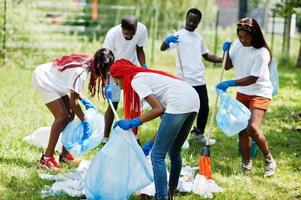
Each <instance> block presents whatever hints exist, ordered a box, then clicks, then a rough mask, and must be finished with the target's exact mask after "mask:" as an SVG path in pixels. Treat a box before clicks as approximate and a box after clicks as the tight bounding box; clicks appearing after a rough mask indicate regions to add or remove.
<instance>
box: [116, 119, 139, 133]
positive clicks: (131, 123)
mask: <svg viewBox="0 0 301 200" xmlns="http://www.w3.org/2000/svg"><path fill="white" fill-rule="evenodd" d="M140 125H142V122H141V121H140V117H136V118H134V119H129V120H126V119H122V120H118V121H116V122H115V123H114V126H113V128H116V126H119V127H120V128H122V129H123V130H129V129H131V128H136V127H138V126H140Z"/></svg>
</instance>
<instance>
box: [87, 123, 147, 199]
mask: <svg viewBox="0 0 301 200" xmlns="http://www.w3.org/2000/svg"><path fill="white" fill-rule="evenodd" d="M152 181H153V172H152V167H151V164H150V163H149V162H148V161H147V160H146V158H145V156H144V153H143V151H142V149H141V147H140V146H139V145H138V143H137V141H136V138H135V136H134V134H133V133H132V132H129V131H124V130H122V129H120V128H119V127H116V128H115V129H113V130H112V137H111V138H110V140H109V141H108V142H107V143H106V145H105V146H104V147H103V148H102V149H101V150H100V151H99V152H98V154H97V155H96V156H95V157H94V158H93V160H92V162H91V164H90V166H89V169H88V171H87V174H86V178H85V190H84V191H85V194H86V196H87V198H88V199H93V200H94V199H95V200H96V199H97V200H100V199H105V200H107V199H110V200H125V199H128V198H129V197H130V195H131V194H132V193H133V192H136V191H139V190H140V189H142V188H144V187H145V186H147V185H149V184H150V183H151V182H152Z"/></svg>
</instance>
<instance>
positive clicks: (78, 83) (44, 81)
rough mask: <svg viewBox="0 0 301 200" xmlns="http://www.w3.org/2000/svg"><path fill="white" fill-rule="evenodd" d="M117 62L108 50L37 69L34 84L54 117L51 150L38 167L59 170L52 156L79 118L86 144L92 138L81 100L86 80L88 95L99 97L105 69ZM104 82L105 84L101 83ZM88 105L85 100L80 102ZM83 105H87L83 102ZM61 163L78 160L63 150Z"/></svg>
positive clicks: (70, 56) (64, 59) (44, 155)
mask: <svg viewBox="0 0 301 200" xmlns="http://www.w3.org/2000/svg"><path fill="white" fill-rule="evenodd" d="M113 62H114V55H113V53H112V52H111V51H109V50H107V49H99V50H98V51H96V53H95V54H94V56H90V55H83V54H71V55H67V56H62V57H59V58H57V59H55V60H54V61H53V62H50V63H46V64H43V65H40V66H38V67H37V68H36V69H35V71H34V73H33V77H32V84H33V87H34V88H35V89H36V91H37V92H38V93H39V95H40V96H41V97H42V99H43V102H44V103H45V104H46V106H47V108H48V109H49V110H50V112H51V113H52V114H53V116H54V122H53V124H52V126H51V131H50V138H49V142H48V147H47V149H46V151H45V153H44V154H43V155H42V157H41V160H40V161H39V164H38V165H39V166H40V167H42V168H46V169H51V170H60V166H59V164H58V163H57V162H56V160H55V158H54V156H53V154H54V149H55V146H56V143H57V141H58V138H59V135H60V133H61V132H62V131H63V130H64V128H65V127H66V125H67V124H68V123H69V122H70V121H72V120H73V118H74V115H76V116H77V117H78V118H79V119H80V120H81V124H82V126H83V130H84V134H83V138H82V139H83V140H84V139H86V138H87V137H89V135H91V127H90V125H89V123H88V121H87V120H86V116H85V115H84V113H83V111H82V109H81V107H80V105H79V103H78V102H79V99H81V98H80V94H81V92H82V88H83V85H84V80H85V79H86V78H87V76H88V75H90V80H89V92H90V94H91V97H93V96H95V94H98V95H99V89H100V88H101V86H100V83H104V80H105V75H106V74H102V72H103V71H104V70H103V69H102V68H108V66H110V65H111V64H112V63H113ZM101 79H102V80H101ZM81 100H82V101H85V99H81ZM83 103H84V102H83ZM59 161H60V162H76V161H77V160H76V159H75V158H74V157H73V156H72V155H71V154H70V153H69V152H68V151H67V150H66V149H65V148H64V147H63V149H62V153H61V154H60V157H59Z"/></svg>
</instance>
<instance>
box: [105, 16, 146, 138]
mask: <svg viewBox="0 0 301 200" xmlns="http://www.w3.org/2000/svg"><path fill="white" fill-rule="evenodd" d="M146 42H147V29H146V26H145V25H144V24H142V23H140V22H138V21H137V18H136V17H134V16H125V17H123V19H122V20H121V24H119V25H117V26H114V27H113V28H111V29H110V30H109V31H108V33H107V34H106V37H105V40H104V44H103V47H104V48H108V49H110V50H111V51H112V52H113V54H114V56H115V60H118V59H122V58H123V59H127V60H129V61H131V62H132V63H134V64H138V62H139V63H140V65H141V66H142V67H144V68H147V65H146V63H145V54H144V50H143V46H144V45H145V44H146ZM110 87H111V91H112V94H111V101H112V103H113V105H114V108H115V109H117V107H118V103H119V100H120V88H119V87H118V86H117V85H116V83H115V82H114V80H113V79H110ZM113 121H114V114H113V112H112V110H111V108H110V106H108V108H107V111H106V113H105V129H104V139H103V143H106V142H107V141H108V139H109V135H110V131H111V127H112V123H113Z"/></svg>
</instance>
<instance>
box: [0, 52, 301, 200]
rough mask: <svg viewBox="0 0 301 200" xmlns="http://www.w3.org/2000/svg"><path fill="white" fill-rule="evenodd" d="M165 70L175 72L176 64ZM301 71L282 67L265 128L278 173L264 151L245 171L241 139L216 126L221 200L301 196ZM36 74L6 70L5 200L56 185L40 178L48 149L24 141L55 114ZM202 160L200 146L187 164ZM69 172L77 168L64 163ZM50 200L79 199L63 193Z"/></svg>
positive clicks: (0, 178) (0, 125) (0, 124)
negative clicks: (266, 168) (267, 169)
mask: <svg viewBox="0 0 301 200" xmlns="http://www.w3.org/2000/svg"><path fill="white" fill-rule="evenodd" d="M167 56H169V55H167ZM167 56H166V57H167ZM164 69H165V70H167V71H172V68H166V67H165V68H164ZM300 73H301V71H300V70H298V69H296V68H292V67H290V66H284V65H283V66H281V67H280V83H281V88H280V91H279V94H278V96H276V97H275V98H274V99H273V101H272V103H271V108H270V110H269V111H268V113H267V115H266V120H265V122H264V125H263V126H262V130H263V132H264V134H265V135H266V137H267V139H268V142H269V145H270V148H271V151H272V153H273V156H274V158H275V159H276V162H277V164H278V168H277V173H276V174H275V176H273V177H271V178H264V177H263V161H262V155H261V153H260V152H259V151H258V152H257V155H256V157H255V158H254V160H253V161H254V170H253V171H252V172H251V173H250V174H248V175H244V174H242V173H241V171H240V159H241V158H240V156H239V155H238V153H237V144H236V140H237V137H232V138H228V137H227V136H225V135H224V134H223V133H222V132H221V131H220V130H218V129H217V128H216V127H215V128H214V132H213V135H214V137H215V138H216V139H217V141H218V142H217V144H216V145H214V146H213V147H212V151H211V152H212V153H211V159H212V167H213V176H214V180H215V181H216V182H217V183H218V184H219V185H220V186H221V187H223V188H224V189H225V190H226V191H225V192H224V193H217V194H215V195H214V197H215V199H301V181H300V180H301V173H300V172H301V157H300V153H301V145H300V144H301V131H300V129H301V122H300V117H298V116H297V113H298V112H300V111H301V100H300V97H301V79H300ZM31 74H32V69H26V68H17V67H16V68H8V67H2V68H0V80H1V81H0V94H1V99H0V115H1V120H0V138H1V140H0V199H40V198H41V197H40V192H41V189H42V187H43V186H44V185H51V184H52V182H51V181H45V180H41V179H40V178H39V177H38V173H39V172H45V171H41V170H39V169H37V167H36V163H37V161H38V159H39V158H40V156H41V152H42V151H43V150H42V149H37V148H34V147H31V146H29V145H27V144H26V143H25V142H23V141H22V138H23V137H24V136H26V135H29V134H31V133H32V132H33V131H34V130H35V129H37V128H39V127H41V126H46V125H50V124H51V122H52V116H51V114H50V112H49V111H48V110H47V108H46V107H45V106H44V105H43V103H42V101H41V99H40V97H39V96H38V95H37V94H36V93H35V91H34V90H33V88H32V86H31ZM219 74H220V69H219V68H216V67H215V68H214V67H209V68H207V69H206V76H207V80H208V90H209V96H210V97H209V98H210V107H212V103H213V99H214V93H213V86H214V85H215V84H216V82H217V81H218V78H219ZM225 76H226V77H225V79H227V78H231V77H232V76H233V72H227V73H226V75H225ZM231 90H232V91H231V94H234V89H231ZM93 101H94V102H95V103H97V105H98V107H99V109H100V111H102V112H103V111H104V110H105V108H106V104H105V102H104V101H103V100H102V99H100V100H98V99H97V98H96V99H94V100H93ZM119 113H120V114H121V109H119ZM157 126H158V120H154V121H152V122H148V123H146V124H145V125H144V126H143V127H142V128H141V131H140V133H141V134H142V142H145V141H146V139H147V138H149V137H150V136H151V135H152V134H153V133H154V132H155V131H156V128H157ZM207 128H208V127H207ZM95 153H96V150H94V151H92V152H91V153H89V154H88V155H87V156H86V157H85V158H86V159H89V158H91V157H92V156H93V155H95ZM198 158H199V151H198V149H197V148H193V149H188V150H185V151H184V162H185V164H189V165H192V166H196V165H197V162H198ZM63 170H64V171H70V170H71V169H70V168H68V167H67V166H64V168H63ZM46 199H78V198H71V197H68V196H66V195H62V196H59V197H49V198H46ZM132 199H138V198H137V197H133V198H132ZM177 199H180V200H188V199H202V198H201V197H199V196H198V195H195V194H180V195H179V196H178V198H177Z"/></svg>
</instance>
